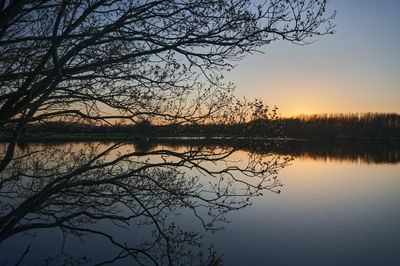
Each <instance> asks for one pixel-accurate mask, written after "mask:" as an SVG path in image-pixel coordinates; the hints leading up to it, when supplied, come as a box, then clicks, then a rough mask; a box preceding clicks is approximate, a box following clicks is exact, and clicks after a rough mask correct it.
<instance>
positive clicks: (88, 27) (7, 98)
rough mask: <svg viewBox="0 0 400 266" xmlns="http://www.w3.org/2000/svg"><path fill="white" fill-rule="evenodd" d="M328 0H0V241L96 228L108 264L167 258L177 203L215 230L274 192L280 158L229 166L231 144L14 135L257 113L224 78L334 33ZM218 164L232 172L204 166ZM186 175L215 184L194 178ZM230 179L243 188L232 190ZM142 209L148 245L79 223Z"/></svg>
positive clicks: (171, 259)
mask: <svg viewBox="0 0 400 266" xmlns="http://www.w3.org/2000/svg"><path fill="white" fill-rule="evenodd" d="M326 2H327V1H325V0H309V1H296V0H289V1H278V0H271V1H265V2H264V3H263V4H260V5H259V4H255V3H253V2H252V1H243V0H230V1H220V0H216V1H209V0H207V1H205V0H199V1H187V0H180V1H172V0H154V1H150V0H149V1H141V0H125V1H116V0H89V1H86V0H85V1H83V0H74V1H66V0H54V1H46V0H36V1H27V0H21V1H2V2H1V6H0V66H1V67H0V86H1V91H0V127H1V129H2V130H4V129H8V130H11V132H12V138H11V140H10V141H9V143H8V144H7V145H5V146H4V147H3V148H4V150H3V151H2V160H1V163H0V172H1V187H0V190H1V197H2V198H4V201H3V200H2V206H1V211H2V214H1V215H2V216H1V218H0V230H1V241H5V240H6V239H8V238H9V237H11V236H13V235H15V234H17V233H20V232H26V231H29V230H32V229H34V228H50V227H57V228H60V229H61V230H66V231H70V232H72V233H76V234H79V233H82V232H85V233H92V234H99V235H102V236H104V237H105V238H107V239H109V240H110V241H111V243H113V244H114V245H116V246H118V247H119V248H120V249H121V253H120V254H119V255H118V256H116V257H115V258H114V259H119V258H122V257H130V258H132V259H134V260H136V261H137V262H138V263H147V262H142V259H144V257H147V260H150V262H153V263H164V262H166V263H169V264H174V263H176V261H179V260H181V258H178V257H175V256H178V255H177V254H181V255H182V254H184V253H185V252H183V251H182V252H175V251H174V250H176V249H177V248H178V247H181V245H178V244H179V243H181V242H191V241H192V240H190V239H193V237H192V236H191V235H190V234H185V233H184V232H181V231H179V230H176V229H175V228H172V227H171V224H169V225H167V224H165V225H164V224H163V221H164V219H163V216H164V215H165V213H166V212H167V211H172V210H173V208H174V206H176V205H179V206H184V207H187V208H189V209H191V210H192V211H193V213H194V214H195V216H196V217H199V218H200V220H201V221H204V220H203V219H204V216H201V215H200V214H199V213H198V212H197V209H198V208H199V207H200V208H201V207H205V206H206V207H209V208H210V209H211V212H210V213H209V214H208V215H207V217H209V218H211V220H210V221H209V222H207V223H206V222H204V226H205V227H206V228H210V229H211V228H213V225H214V224H215V223H214V222H215V221H217V220H218V219H220V218H221V217H222V216H221V215H223V214H224V213H225V212H227V211H229V210H233V209H238V208H241V207H243V206H246V202H247V200H246V199H247V198H249V197H250V196H253V195H257V194H258V193H259V192H260V190H261V189H273V188H274V187H275V186H276V185H277V184H278V183H277V181H276V178H272V177H274V176H275V175H276V171H277V170H278V169H280V168H281V167H283V166H284V165H285V164H286V161H280V160H279V158H275V157H274V158H269V159H268V161H267V162H265V159H267V158H264V157H263V156H262V157H260V156H256V155H255V154H252V155H250V156H249V158H248V162H247V164H246V165H245V166H243V167H239V166H236V165H232V164H229V163H228V162H229V160H228V158H229V156H230V155H232V153H233V152H234V151H235V149H234V148H226V147H217V148H215V149H209V148H207V147H206V146H204V145H203V146H202V145H200V146H198V147H195V148H191V149H189V150H186V151H173V150H168V149H160V150H154V151H147V152H138V151H124V152H122V151H121V150H118V148H119V145H122V144H115V145H111V146H110V147H108V148H105V149H104V150H96V149H95V148H94V147H92V144H91V145H89V147H86V148H85V149H84V150H82V151H70V150H66V151H64V150H59V149H58V150H57V149H55V150H52V149H50V148H46V149H45V150H29V149H26V150H21V151H19V150H18V148H17V144H18V141H19V138H20V135H21V134H22V132H23V130H24V129H25V128H26V127H27V125H29V124H31V123H38V122H41V121H52V120H55V119H64V120H66V121H75V120H79V121H83V123H96V122H98V123H113V122H119V123H123V122H126V121H129V122H130V123H137V122H140V121H149V122H151V123H152V124H154V125H166V124H190V123H197V124H201V123H205V122H218V121H228V122H229V121H236V122H238V123H241V122H248V121H251V120H254V121H259V120H260V119H263V118H264V117H265V115H266V114H267V112H268V111H269V110H268V108H267V107H266V106H265V105H264V104H262V103H260V102H258V101H256V102H246V103H243V102H240V101H236V100H234V96H233V95H232V89H233V85H232V84H230V83H225V82H224V79H223V75H222V74H221V73H223V71H227V70H230V69H232V67H233V65H232V64H233V62H235V61H236V60H239V59H241V58H243V56H245V55H247V54H249V53H252V52H256V51H257V49H258V48H259V47H261V46H264V45H267V44H269V43H271V42H273V41H276V40H285V41H289V42H292V43H297V44H305V43H307V42H308V41H309V40H310V39H311V38H312V37H313V36H314V35H324V34H328V33H332V29H333V25H332V24H331V21H332V18H333V15H334V14H333V15H329V14H328V15H326V13H325V9H326V5H327V3H326ZM245 107H246V108H245ZM243 135H244V137H246V132H243ZM242 137H243V136H242ZM116 150H118V152H115V151H116ZM149 158H151V159H152V160H147V159H149ZM224 160H225V161H226V164H224V165H225V166H226V167H223V168H222V169H219V170H211V169H213V168H212V167H211V168H209V163H212V162H218V161H224ZM184 169H191V170H196V171H199V172H200V173H202V174H207V175H209V176H211V177H212V178H213V181H214V182H211V186H210V187H208V188H204V187H203V186H198V184H197V181H196V180H197V179H196V178H194V179H190V177H189V176H188V174H187V172H185V171H184ZM238 173H241V174H242V175H244V176H246V178H245V179H244V180H243V179H240V178H238V177H237V176H238ZM271 178H272V179H271ZM248 179H249V180H248ZM223 180H225V181H223ZM225 182H227V183H225ZM265 182H267V184H265ZM223 184H225V185H223ZM233 184H241V185H244V186H245V187H246V189H243V190H240V193H239V192H235V190H231V189H230V188H231V187H232V185H233ZM204 194H207V195H208V196H209V197H208V198H206V197H204ZM235 199H237V201H236V200H235ZM243 199H245V202H243ZM201 202H203V203H201ZM121 204H122V205H124V206H126V207H128V208H129V210H130V214H129V215H128V216H121V214H120V213H119V211H118V206H121ZM213 210H214V211H215V212H213ZM140 217H142V218H143V217H144V218H143V219H144V223H151V225H152V226H154V227H155V228H156V229H155V230H156V233H155V235H154V236H155V238H154V241H153V242H152V243H153V244H151V243H147V244H148V245H147V244H146V243H144V244H143V245H142V246H140V247H131V246H127V245H122V244H120V243H118V242H117V241H115V240H114V239H113V238H112V235H110V234H107V233H104V232H100V231H94V230H93V229H90V228H88V227H85V226H83V225H84V224H88V223H90V222H96V221H98V220H107V219H108V220H112V221H114V222H116V223H118V222H122V223H124V222H127V221H130V220H132V219H141V218H140ZM168 232H169V233H168ZM182 235H184V236H185V237H187V238H185V237H183V238H182V237H181V236H182ZM182 239H183V240H182ZM174 241H175V242H174ZM191 243H195V241H193V242H191ZM175 244H176V245H175ZM157 246H162V247H163V248H161V250H165V252H162V254H163V255H162V256H161V257H159V256H157V253H154V252H152V250H153V251H154V250H157ZM182 256H183V255H182ZM23 257H24V256H22V257H21V259H23ZM202 263H206V262H204V261H202Z"/></svg>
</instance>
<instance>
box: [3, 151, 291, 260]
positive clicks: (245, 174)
mask: <svg viewBox="0 0 400 266" xmlns="http://www.w3.org/2000/svg"><path fill="white" fill-rule="evenodd" d="M129 149H131V150H129ZM4 150H5V148H4V147H3V152H5V151H4ZM235 152H236V149H235V148H232V147H225V146H218V145H215V146H204V145H196V146H187V147H186V148H178V149H170V148H169V149H164V148H163V147H162V146H158V147H156V148H154V147H153V148H151V147H150V148H149V147H147V148H146V147H141V148H140V147H137V148H136V149H135V148H132V145H131V144H122V143H117V144H108V145H105V144H98V143H85V144H64V145H27V146H25V147H23V148H20V149H19V150H18V151H17V154H16V156H15V159H14V160H13V161H12V162H11V163H10V164H9V166H8V167H7V169H6V170H5V171H3V173H2V176H1V184H0V185H1V205H0V208H1V219H0V229H1V232H0V241H1V243H2V245H6V244H7V241H8V240H10V239H12V237H13V236H16V235H20V234H21V233H26V232H32V231H34V230H35V229H51V228H53V229H54V228H57V230H60V231H61V232H62V234H63V236H64V240H62V241H61V242H62V243H59V245H60V249H61V252H60V254H58V255H56V254H48V255H49V256H48V257H47V258H43V262H44V263H49V264H51V263H53V264H54V263H57V264H60V263H64V264H79V263H85V262H88V263H90V264H103V263H112V262H116V261H118V260H122V259H124V260H127V261H128V262H132V260H133V261H135V263H138V264H146V265H147V264H174V265H175V264H183V265H186V264H196V265H200V264H208V265H209V264H218V262H219V261H220V258H219V256H218V255H217V254H216V252H215V250H213V249H212V248H207V247H202V246H201V244H202V241H201V240H200V239H201V235H200V233H201V232H194V231H188V230H185V229H184V228H183V227H184V226H183V227H182V225H180V224H177V223H176V221H175V217H176V215H177V214H179V213H183V212H185V213H186V212H187V211H190V213H191V216H193V217H195V218H197V221H199V223H200V224H201V225H202V227H204V229H206V230H208V231H215V230H219V229H221V228H222V227H223V224H224V222H226V214H227V213H228V212H230V211H234V210H239V209H242V208H244V207H246V206H248V205H250V204H251V198H252V197H254V196H258V195H261V193H262V192H263V191H265V190H268V191H272V192H275V193H278V192H279V190H278V187H279V186H280V182H279V180H278V179H277V173H278V171H279V170H280V169H282V168H283V167H285V166H286V165H288V164H289V163H290V161H291V157H290V156H287V157H281V156H278V155H272V154H271V153H267V154H257V153H255V152H246V153H244V152H242V153H241V155H240V156H239V157H240V158H239V157H238V156H236V154H237V153H235ZM243 154H246V156H245V157H243ZM105 222H111V223H112V224H113V225H114V226H115V227H118V228H122V229H123V230H130V229H132V228H133V227H136V226H137V227H139V228H140V230H141V232H142V231H143V232H147V233H148V234H147V235H146V237H145V238H142V239H143V240H142V241H139V242H138V241H131V242H124V241H122V240H121V239H119V237H117V236H115V235H114V234H113V232H112V230H109V229H110V227H106V226H100V225H101V224H103V223H105ZM71 234H72V235H74V236H78V237H79V238H81V239H82V240H85V239H87V238H89V237H92V236H100V237H101V238H103V240H105V241H106V242H108V243H109V244H110V245H112V246H113V247H114V248H115V247H117V248H118V252H117V253H116V254H114V255H113V256H111V257H108V258H103V257H102V255H103V254H98V255H96V257H94V258H88V257H74V256H73V255H72V256H71V255H68V256H67V255H66V252H64V251H63V247H64V246H65V243H64V241H65V239H66V238H65V236H66V235H71ZM21 248H22V249H23V250H21V252H20V254H21V255H20V256H19V257H18V258H7V255H6V254H3V256H4V255H5V258H6V260H7V261H8V263H16V262H26V261H27V260H28V257H29V246H28V245H27V244H25V246H24V247H21ZM24 250H25V252H24ZM24 260H25V261H24Z"/></svg>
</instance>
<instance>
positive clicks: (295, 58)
mask: <svg viewBox="0 0 400 266" xmlns="http://www.w3.org/2000/svg"><path fill="white" fill-rule="evenodd" d="M330 9H331V10H333V9H336V10H337V11H338V14H337V16H336V19H335V23H336V25H337V26H336V33H335V34H334V35H329V36H322V37H318V38H316V39H315V43H312V44H309V45H307V46H296V45H293V44H288V43H285V42H275V43H273V44H271V45H269V46H267V47H265V49H263V51H264V52H265V54H255V55H251V56H249V57H247V58H245V59H244V60H243V61H240V62H238V64H237V67H236V68H235V69H234V70H233V71H232V72H231V73H229V74H228V75H227V79H228V80H230V81H232V82H234V83H235V84H236V85H237V90H236V92H237V94H238V95H245V96H246V97H248V98H254V97H259V98H262V99H264V100H265V101H266V102H267V103H268V104H270V105H276V106H278V108H279V113H280V114H281V115H282V116H291V115H297V114H309V113H325V112H327V113H339V112H396V113H400V48H399V47H400V15H399V11H400V1H398V0H385V1H378V0H351V1H349V0H331V1H330Z"/></svg>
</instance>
